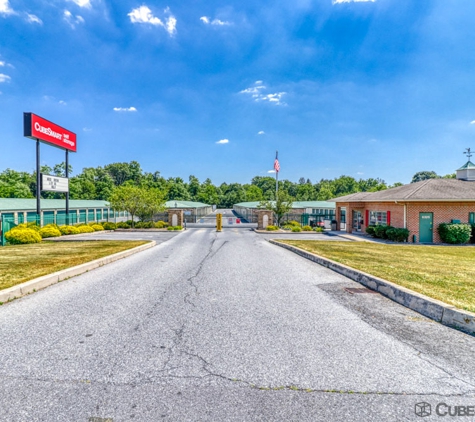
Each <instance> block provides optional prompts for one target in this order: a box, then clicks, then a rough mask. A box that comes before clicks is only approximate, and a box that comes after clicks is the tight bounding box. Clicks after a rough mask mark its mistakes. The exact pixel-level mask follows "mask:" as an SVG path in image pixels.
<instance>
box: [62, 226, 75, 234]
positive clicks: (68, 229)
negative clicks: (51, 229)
mask: <svg viewBox="0 0 475 422" xmlns="http://www.w3.org/2000/svg"><path fill="white" fill-rule="evenodd" d="M59 231H60V232H61V234H62V235H68V234H79V233H80V231H79V228H78V227H74V226H59Z"/></svg>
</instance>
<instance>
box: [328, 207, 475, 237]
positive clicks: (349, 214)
mask: <svg viewBox="0 0 475 422" xmlns="http://www.w3.org/2000/svg"><path fill="white" fill-rule="evenodd" d="M336 206H337V215H336V217H337V220H338V223H340V210H341V208H343V207H346V222H347V224H346V231H347V232H348V233H351V232H352V231H353V211H354V210H358V211H360V212H361V213H362V216H363V221H364V224H363V226H362V230H361V231H362V232H365V230H366V227H367V224H368V221H367V213H366V211H367V210H368V211H386V212H387V211H389V212H390V224H391V226H393V227H404V204H402V203H399V202H398V203H397V204H396V203H394V202H354V203H343V202H337V204H336ZM421 212H431V213H433V216H434V217H433V233H434V243H440V242H441V239H440V237H439V234H438V233H437V227H438V226H439V224H440V223H450V222H451V221H452V220H460V221H461V222H462V223H468V215H469V213H470V212H475V200H474V201H473V202H408V203H407V208H406V221H407V228H408V229H409V231H410V235H409V241H412V236H413V235H416V237H417V241H419V239H420V236H419V213H421ZM338 227H340V226H339V225H338Z"/></svg>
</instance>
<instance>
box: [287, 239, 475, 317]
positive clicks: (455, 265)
mask: <svg viewBox="0 0 475 422" xmlns="http://www.w3.org/2000/svg"><path fill="white" fill-rule="evenodd" d="M278 241H279V242H282V243H286V244H289V245H293V246H297V247H299V248H301V249H304V250H306V251H308V252H313V253H315V254H316V255H320V256H322V257H325V258H329V259H331V260H333V261H336V262H339V263H342V264H345V265H347V266H349V267H352V268H355V269H357V270H361V271H364V272H366V273H368V274H372V275H375V276H377V277H380V278H382V279H385V280H388V281H392V282H393V283H396V284H398V285H400V286H404V287H407V288H409V289H411V290H414V291H416V292H418V293H422V294H424V295H427V296H429V297H432V298H434V299H438V300H440V301H442V302H445V303H448V304H450V305H453V306H456V307H457V308H460V309H465V310H468V311H471V312H475V247H454V246H418V245H414V246H410V245H387V244H379V243H370V242H325V241H316V240H282V239H280V240H278Z"/></svg>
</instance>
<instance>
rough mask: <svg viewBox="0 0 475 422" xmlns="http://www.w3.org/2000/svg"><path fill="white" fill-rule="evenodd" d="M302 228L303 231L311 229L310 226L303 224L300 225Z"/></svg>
mask: <svg viewBox="0 0 475 422" xmlns="http://www.w3.org/2000/svg"><path fill="white" fill-rule="evenodd" d="M302 230H303V231H304V232H311V231H312V228H311V227H310V226H303V227H302Z"/></svg>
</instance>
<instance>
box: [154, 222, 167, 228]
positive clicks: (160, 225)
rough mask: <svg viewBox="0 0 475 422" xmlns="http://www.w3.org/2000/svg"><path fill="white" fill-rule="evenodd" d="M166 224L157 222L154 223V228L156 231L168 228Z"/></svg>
mask: <svg viewBox="0 0 475 422" xmlns="http://www.w3.org/2000/svg"><path fill="white" fill-rule="evenodd" d="M168 225H169V224H168V223H165V221H157V222H156V223H155V228H157V229H163V228H164V227H168Z"/></svg>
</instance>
